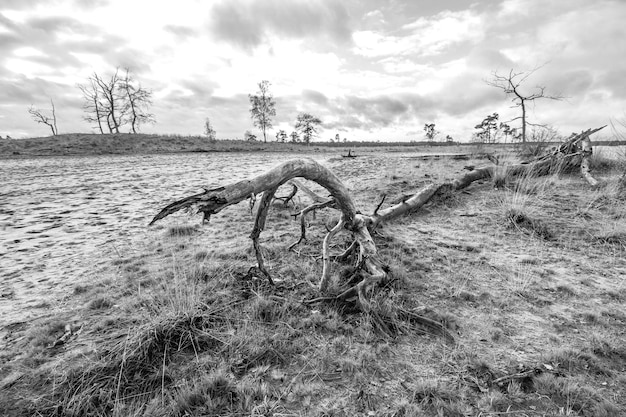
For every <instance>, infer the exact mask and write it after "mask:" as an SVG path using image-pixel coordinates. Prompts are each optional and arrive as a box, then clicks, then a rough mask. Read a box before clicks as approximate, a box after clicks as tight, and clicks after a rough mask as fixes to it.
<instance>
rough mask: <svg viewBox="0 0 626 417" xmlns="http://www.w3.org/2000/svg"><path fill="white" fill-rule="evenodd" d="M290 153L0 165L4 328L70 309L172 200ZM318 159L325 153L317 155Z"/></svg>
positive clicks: (0, 321)
mask: <svg viewBox="0 0 626 417" xmlns="http://www.w3.org/2000/svg"><path fill="white" fill-rule="evenodd" d="M293 157H295V155H293V154H284V153H281V154H260V153H228V154H223V153H222V154H182V155H181V154H175V155H139V156H94V157H55V158H33V159H15V160H1V161H0V179H1V182H0V326H3V325H5V324H6V323H10V322H14V321H21V320H28V319H30V318H32V317H37V316H40V315H42V314H45V313H47V312H49V310H50V309H51V308H54V307H55V306H57V305H59V304H67V303H71V302H72V301H71V298H72V297H71V295H72V293H73V291H74V288H75V287H76V286H77V285H79V284H81V283H83V282H86V281H89V280H92V279H94V278H96V277H97V276H98V275H99V274H101V273H102V271H104V270H105V269H106V268H107V267H108V265H110V260H111V259H113V258H115V257H119V256H120V252H122V253H123V252H124V251H126V250H128V249H129V248H131V247H132V246H133V244H134V242H137V241H139V240H141V239H155V238H156V236H155V233H156V232H155V231H152V230H150V229H148V228H147V224H148V222H149V221H150V219H151V218H152V216H153V215H154V214H156V212H157V211H158V210H159V209H160V208H162V207H163V206H164V205H165V204H166V203H168V202H170V201H172V200H173V199H175V198H178V197H182V196H186V195H189V194H191V193H195V192H198V191H199V188H198V186H200V185H204V186H211V185H213V186H216V185H218V184H223V183H229V182H231V181H234V180H239V179H243V178H246V177H248V176H251V175H254V174H258V173H260V172H263V171H265V170H266V169H268V168H270V167H271V166H274V165H275V164H277V163H279V162H282V161H284V160H287V159H290V158H293ZM314 158H316V159H324V158H326V156H325V155H324V154H322V155H317V156H314Z"/></svg>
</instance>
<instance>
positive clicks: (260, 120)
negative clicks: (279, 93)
mask: <svg viewBox="0 0 626 417" xmlns="http://www.w3.org/2000/svg"><path fill="white" fill-rule="evenodd" d="M269 89H270V82H269V81H265V80H264V81H261V82H260V83H259V91H258V92H257V93H256V94H255V95H251V94H248V98H249V99H250V106H251V107H250V117H252V120H253V121H254V126H256V127H258V128H259V129H261V132H263V141H264V142H267V134H266V131H267V130H268V129H271V128H272V117H273V116H276V108H275V106H276V102H275V101H274V97H273V96H272V94H271V93H270V91H269Z"/></svg>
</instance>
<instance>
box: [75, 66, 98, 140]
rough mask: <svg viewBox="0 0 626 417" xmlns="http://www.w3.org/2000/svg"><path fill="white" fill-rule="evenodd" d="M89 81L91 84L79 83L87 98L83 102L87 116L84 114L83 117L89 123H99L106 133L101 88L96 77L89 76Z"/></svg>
mask: <svg viewBox="0 0 626 417" xmlns="http://www.w3.org/2000/svg"><path fill="white" fill-rule="evenodd" d="M94 75H95V74H94ZM88 81H89V84H78V88H79V89H80V91H81V92H82V93H83V98H84V100H85V103H84V104H83V110H84V111H85V116H83V119H84V120H85V121H86V122H88V123H97V124H98V130H100V133H101V134H104V129H102V117H103V115H104V109H103V105H102V104H101V103H100V94H99V91H100V89H99V88H98V83H96V80H95V78H94V77H89V79H88Z"/></svg>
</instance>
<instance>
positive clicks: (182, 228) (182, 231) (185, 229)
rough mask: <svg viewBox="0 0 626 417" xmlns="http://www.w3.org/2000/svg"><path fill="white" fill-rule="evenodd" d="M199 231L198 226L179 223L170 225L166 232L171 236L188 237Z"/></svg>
mask: <svg viewBox="0 0 626 417" xmlns="http://www.w3.org/2000/svg"><path fill="white" fill-rule="evenodd" d="M197 231H198V229H197V228H196V226H189V225H177V226H170V227H169V228H168V229H167V231H166V233H165V234H166V235H167V236H170V237H186V236H192V235H194V234H195V233H197Z"/></svg>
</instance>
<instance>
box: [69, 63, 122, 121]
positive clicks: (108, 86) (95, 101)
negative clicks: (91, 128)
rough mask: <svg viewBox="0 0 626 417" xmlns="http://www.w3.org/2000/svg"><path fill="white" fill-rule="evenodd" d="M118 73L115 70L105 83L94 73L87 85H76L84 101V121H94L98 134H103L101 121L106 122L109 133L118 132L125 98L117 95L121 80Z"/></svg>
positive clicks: (117, 70)
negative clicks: (96, 124) (98, 130)
mask: <svg viewBox="0 0 626 417" xmlns="http://www.w3.org/2000/svg"><path fill="white" fill-rule="evenodd" d="M118 73H119V69H116V70H115V74H113V75H112V76H111V79H110V80H109V81H105V80H104V79H103V78H102V77H101V76H99V75H98V74H97V73H95V72H94V73H93V75H92V76H90V77H89V79H88V80H89V84H88V85H82V84H79V85H78V88H79V89H80V90H81V91H82V92H83V97H84V99H85V105H84V106H83V109H84V110H85V112H86V113H87V115H86V116H85V120H87V121H89V122H94V121H96V122H97V123H98V128H99V129H100V133H104V129H103V127H102V124H103V121H104V122H106V127H107V129H108V131H109V133H113V132H115V133H119V132H120V130H119V128H120V125H121V124H122V120H123V115H124V114H123V113H124V101H125V100H124V99H125V97H124V96H123V95H120V93H119V84H120V83H121V81H122V79H121V78H120V77H119V75H118Z"/></svg>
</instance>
